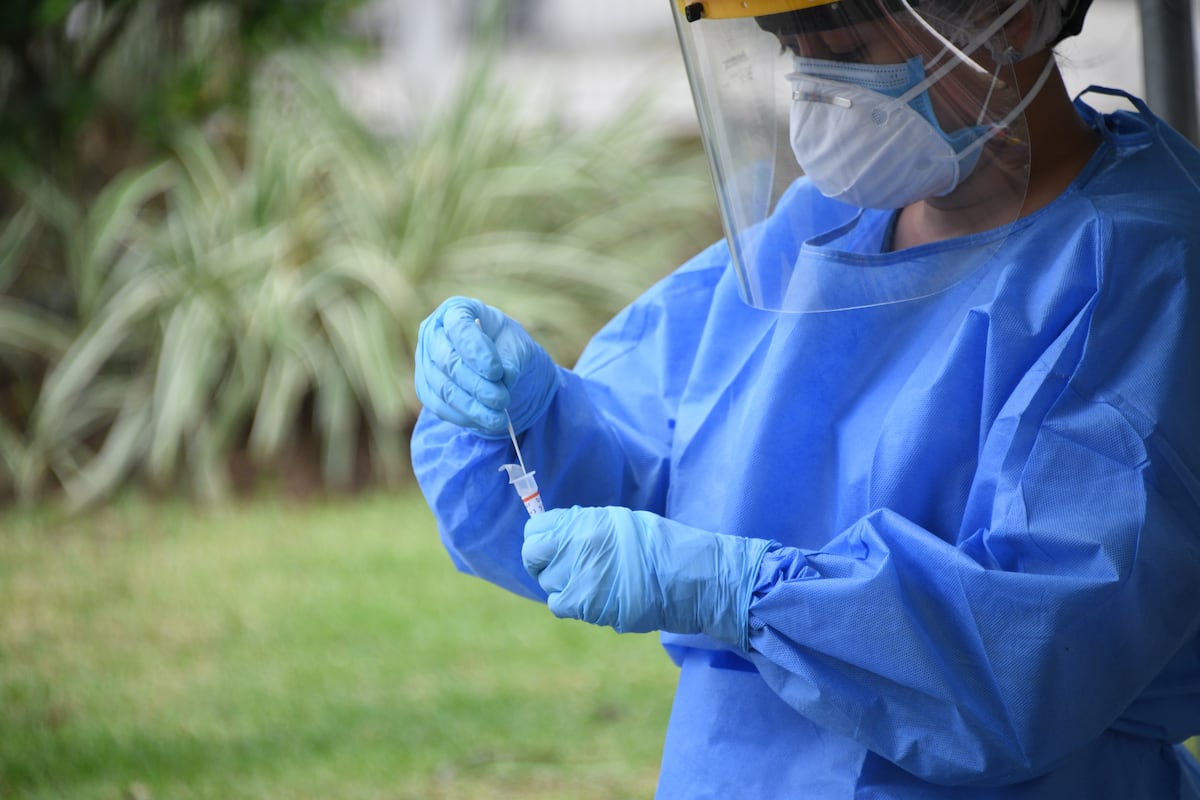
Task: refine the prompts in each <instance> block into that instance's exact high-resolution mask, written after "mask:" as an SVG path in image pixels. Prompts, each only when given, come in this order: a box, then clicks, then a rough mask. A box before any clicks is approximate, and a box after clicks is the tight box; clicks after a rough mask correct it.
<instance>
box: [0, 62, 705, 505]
mask: <svg viewBox="0 0 1200 800" xmlns="http://www.w3.org/2000/svg"><path fill="white" fill-rule="evenodd" d="M492 74H493V70H492V69H491V68H490V64H489V63H488V62H487V61H486V60H481V61H480V62H479V63H477V64H476V65H475V66H474V67H473V68H472V69H471V70H470V71H469V75H468V80H467V81H466V82H465V84H464V87H463V89H462V91H461V93H460V94H459V95H458V96H457V98H456V100H455V102H453V103H450V104H449V105H448V107H447V108H446V110H445V111H444V112H442V113H441V114H440V115H439V116H436V117H434V118H431V119H428V120H425V121H424V123H423V124H421V125H420V126H417V127H416V128H415V129H414V130H412V131H410V132H408V133H407V134H405V135H403V136H399V137H395V138H386V137H381V136H379V135H377V134H375V133H373V132H372V131H371V130H369V129H368V128H367V127H366V126H365V125H364V124H363V123H362V122H360V121H359V120H358V119H357V118H355V117H354V116H353V115H352V114H350V113H349V112H348V111H347V110H346V109H345V108H344V107H343V106H342V104H341V103H340V102H339V101H338V98H337V96H336V94H335V92H334V91H333V89H332V87H331V86H330V85H329V84H328V82H327V80H326V79H325V78H324V77H323V76H322V73H321V67H320V65H319V64H317V63H315V62H314V61H313V60H312V59H311V57H310V58H308V59H304V58H298V57H280V58H277V59H275V60H274V61H272V62H271V64H270V66H269V69H267V71H266V72H265V73H264V74H263V75H262V76H261V80H260V82H259V84H258V86H257V88H256V90H255V94H254V96H253V102H252V105H251V114H250V116H249V118H248V121H247V123H246V125H245V127H244V129H237V130H235V131H233V133H234V135H226V136H214V135H212V134H211V133H207V134H206V133H204V132H202V131H201V129H199V128H191V129H188V130H186V131H184V132H182V133H181V134H180V135H178V136H176V138H175V140H174V141H175V145H174V152H173V155H172V157H171V158H169V159H166V160H164V161H161V162H159V163H157V164H155V165H153V166H150V167H142V168H134V169H130V170H128V171H126V172H124V173H122V174H121V175H119V176H118V177H117V178H116V179H114V180H113V181H111V182H109V183H108V184H107V185H106V186H105V188H104V190H103V191H102V192H101V193H100V194H99V195H98V196H97V197H96V198H95V200H94V201H91V202H82V201H81V200H79V199H77V198H75V197H72V196H71V195H70V194H69V193H68V192H67V191H65V190H63V189H61V188H60V187H59V186H57V185H56V184H54V183H53V182H52V181H50V180H48V179H46V178H45V177H44V176H43V178H42V179H41V180H38V181H24V182H23V183H21V184H20V186H21V190H22V197H23V198H24V205H23V206H22V207H21V209H20V211H19V213H18V214H16V215H15V216H14V217H13V218H12V220H11V221H10V222H9V223H8V226H7V227H6V229H5V230H4V231H3V232H2V233H0V278H2V277H3V275H4V274H5V268H4V265H5V264H6V263H10V262H11V261H12V260H13V259H16V258H18V257H19V256H20V255H21V254H22V253H25V252H28V250H29V248H30V247H32V245H31V244H30V242H31V241H32V242H33V243H34V244H36V243H37V238H38V237H45V236H47V235H52V237H53V239H54V241H56V242H59V243H60V245H59V247H58V248H57V252H60V253H61V257H62V259H63V268H65V270H64V269H63V268H60V269H59V270H58V271H59V272H60V273H61V272H63V271H65V278H66V280H65V285H64V286H63V287H61V289H62V290H63V291H66V292H67V293H69V295H70V296H71V297H72V298H74V303H73V305H74V314H73V315H66V314H55V313H54V312H51V311H47V310H45V309H46V308H47V307H52V304H50V305H49V306H48V305H47V304H41V305H38V304H31V303H19V302H14V303H8V304H6V305H4V306H0V377H2V375H3V371H4V369H5V368H6V367H7V369H8V371H9V372H10V374H14V375H22V376H26V377H27V380H26V383H25V386H26V389H25V392H24V394H25V395H26V396H30V395H32V396H33V398H34V399H33V401H32V402H33V406H32V411H31V412H30V413H28V414H26V415H25V416H24V417H22V415H21V410H20V409H19V408H17V409H15V410H10V412H9V414H8V419H9V421H8V422H5V423H3V427H0V492H3V491H4V490H5V487H6V486H7V489H8V491H10V492H11V493H13V494H15V495H16V496H17V497H19V498H21V499H23V500H26V501H28V500H32V499H34V498H37V497H39V496H41V495H42V494H43V493H44V492H45V491H46V490H47V489H49V488H53V487H56V486H61V487H63V488H64V489H65V491H66V493H67V495H68V497H69V499H70V500H71V501H72V502H73V503H75V504H77V505H87V504H92V503H95V502H98V501H100V500H103V499H105V498H106V497H108V496H110V495H111V493H112V492H113V491H115V490H116V489H117V488H119V487H120V486H121V485H123V484H124V483H125V482H127V481H129V480H131V479H137V480H143V479H144V480H147V481H149V482H150V483H151V484H152V485H155V486H160V487H165V488H171V487H174V486H177V485H179V483H180V481H186V483H187V485H189V486H190V487H191V489H192V490H193V491H194V492H195V493H196V494H197V495H199V496H202V497H206V498H216V497H220V496H223V495H225V494H227V493H228V492H229V491H230V489H231V483H232V479H231V477H230V472H229V465H230V461H231V458H232V457H233V456H234V455H235V454H236V453H239V452H241V451H242V450H246V451H248V453H249V455H250V456H251V457H252V459H253V460H254V461H255V462H256V463H257V464H259V465H260V466H262V467H264V468H267V469H273V468H277V467H279V465H281V464H283V463H284V462H285V461H286V460H287V459H288V458H289V457H291V456H292V454H293V453H294V447H293V445H294V444H295V443H296V441H297V440H298V439H300V438H303V437H304V436H305V432H306V431H309V430H312V431H314V434H313V435H314V436H315V438H316V440H317V441H316V446H317V447H318V448H319V451H320V459H321V465H322V473H323V477H324V480H325V482H326V483H327V484H328V485H330V486H334V487H344V486H348V485H350V484H352V483H354V482H355V481H356V480H361V479H362V478H363V476H364V474H365V475H366V476H368V477H370V478H371V479H374V480H380V481H383V482H385V483H386V484H389V485H396V484H398V483H400V482H401V481H403V480H404V479H405V478H406V477H407V463H408V458H407V431H408V429H409V427H410V426H411V424H412V421H413V419H414V417H415V414H416V412H417V410H418V405H417V401H416V398H415V396H414V394H413V389H412V386H411V380H412V379H411V376H412V371H413V370H412V367H413V365H412V352H413V348H414V344H415V335H416V330H417V326H418V324H419V322H420V320H421V319H423V318H424V316H425V315H426V314H428V313H429V311H430V310H432V308H433V307H434V306H436V304H437V303H438V302H440V301H441V300H442V299H443V298H444V297H446V296H448V295H451V294H460V293H470V294H473V295H476V296H479V297H482V298H483V299H485V300H487V301H489V302H492V303H495V304H497V305H499V306H501V307H503V308H505V309H506V310H507V311H509V312H510V313H512V314H513V315H514V316H516V317H517V318H519V319H521V320H522V322H523V323H525V324H526V325H527V327H528V328H530V329H531V331H532V333H533V334H534V335H535V336H537V337H538V338H539V339H540V340H541V341H543V342H544V343H545V344H546V345H547V346H548V347H549V349H551V351H552V353H553V354H554V355H555V356H556V357H557V358H558V359H559V360H560V362H562V363H568V364H569V363H571V362H572V361H573V359H574V358H575V356H576V355H577V353H578V351H579V349H580V348H581V346H582V344H583V342H584V341H585V340H586V338H587V337H588V336H589V335H590V334H591V333H592V332H593V331H594V330H595V329H596V327H598V326H599V324H600V323H601V322H602V321H603V320H605V319H607V318H608V317H609V316H610V315H611V314H612V313H614V312H615V311H616V310H617V309H618V308H620V307H621V306H622V305H623V304H624V303H626V302H627V301H628V300H629V299H630V298H631V297H632V296H634V295H635V294H636V293H637V292H638V291H639V290H640V289H641V288H643V287H644V286H646V285H647V284H648V283H649V282H651V281H652V280H653V279H654V278H655V277H657V276H658V275H660V274H662V273H663V272H664V271H665V270H666V269H668V268H670V267H672V266H674V265H675V264H676V263H678V261H679V260H680V259H681V258H683V257H685V256H687V255H690V254H691V253H692V252H694V251H695V250H696V249H698V248H699V247H700V246H701V245H702V244H704V243H707V240H708V239H709V238H710V237H711V236H712V231H713V224H712V216H711V214H710V212H709V207H710V205H711V204H710V202H709V198H710V196H711V195H710V192H709V189H708V186H707V177H706V175H705V171H704V168H703V165H702V164H701V163H700V161H699V160H698V159H697V158H696V156H695V155H694V154H693V151H690V150H689V151H687V152H686V153H685V154H684V155H683V156H682V157H680V156H677V155H675V154H673V152H672V145H671V144H670V143H669V142H667V141H666V140H664V139H663V137H662V136H661V135H659V134H658V133H656V132H655V131H654V130H653V128H652V126H650V125H649V124H648V120H649V114H648V108H647V107H645V106H637V105H635V106H634V107H633V108H631V109H630V110H629V113H628V115H627V116H625V117H624V118H621V119H618V120H615V121H614V122H612V123H611V124H610V125H609V126H608V127H605V128H602V129H600V130H595V131H566V130H565V129H564V127H563V126H562V125H561V124H560V123H558V122H557V121H555V120H553V119H540V120H533V121H530V120H528V119H526V117H525V116H524V115H523V114H522V112H520V111H519V110H518V108H519V105H520V104H519V103H518V102H517V98H516V97H515V96H514V95H513V94H512V93H511V92H510V91H506V90H505V89H504V88H503V87H501V86H499V85H498V84H497V83H496V82H495V81H494V80H492V79H491V77H490V76H491V75H492ZM43 252H45V251H44V250H43ZM29 376H32V377H33V378H36V381H33V380H29ZM0 384H2V381H0ZM33 386H36V390H34V389H33V388H32V387H33ZM9 402H10V403H13V402H14V401H13V400H12V399H11V398H10V400H9ZM4 416H5V415H4V414H2V413H0V419H3V418H4Z"/></svg>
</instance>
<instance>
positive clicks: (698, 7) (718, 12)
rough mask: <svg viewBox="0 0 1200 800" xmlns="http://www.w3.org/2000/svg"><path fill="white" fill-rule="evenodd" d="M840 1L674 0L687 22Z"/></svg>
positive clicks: (795, 9)
mask: <svg viewBox="0 0 1200 800" xmlns="http://www.w3.org/2000/svg"><path fill="white" fill-rule="evenodd" d="M840 1H841V0H704V2H693V0H675V5H677V6H678V7H679V11H680V12H681V13H682V14H683V15H684V17H686V18H687V20H688V22H695V21H696V20H698V19H701V18H703V19H735V18H738V17H764V16H767V15H768V14H783V13H785V12H788V11H804V10H805V9H809V8H816V7H817V6H832V5H836V4H837V3H838V2H840Z"/></svg>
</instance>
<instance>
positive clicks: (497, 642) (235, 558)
mask: <svg viewBox="0 0 1200 800" xmlns="http://www.w3.org/2000/svg"><path fill="white" fill-rule="evenodd" d="M674 679H675V670H674V667H673V666H672V665H671V664H670V662H669V661H668V660H667V658H666V657H665V655H663V653H662V651H661V649H660V648H659V646H658V642H657V638H656V637H655V636H624V637H620V636H617V635H616V634H613V633H611V632H609V631H607V630H604V629H599V628H593V627H590V626H587V625H583V624H580V623H575V622H567V621H560V620H556V619H554V618H553V617H552V616H551V615H550V614H549V612H547V611H546V609H545V608H544V607H542V606H540V605H538V604H535V603H531V602H529V601H526V600H522V599H519V598H517V597H514V596H512V595H509V594H507V593H506V592H503V591H501V590H499V589H496V588H495V587H492V586H490V585H488V584H485V583H483V582H482V581H479V580H477V579H473V578H468V577H466V576H463V575H460V574H458V573H457V572H455V571H454V569H453V568H452V567H451V565H450V562H449V559H448V558H447V557H446V555H445V553H444V552H443V551H442V549H441V546H440V544H439V543H438V541H437V535H436V533H435V531H434V528H433V524H432V519H431V517H430V516H429V513H428V511H427V510H426V509H425V507H424V505H423V504H422V503H421V501H420V498H419V497H417V496H416V495H415V494H412V493H404V494H401V495H398V496H383V495H373V496H368V497H364V498H357V499H352V500H342V501H337V502H321V503H307V504H287V503H283V502H277V501H273V500H263V501H255V502H253V503H249V504H242V505H238V506H230V507H226V508H222V509H219V510H216V511H200V510H197V509H195V508H193V507H191V506H189V505H187V504H184V503H177V502H169V503H162V502H157V503H153V502H145V501H140V500H137V501H124V502H121V503H119V504H116V505H114V506H111V507H108V508H105V509H103V510H101V511H98V512H95V513H91V514H89V515H87V516H85V517H82V518H73V519H72V518H65V517H62V516H59V515H56V514H54V513H52V512H48V511H38V512H32V513H29V512H22V513H16V512H9V513H7V514H2V515H0V797H3V798H9V797H12V798H70V799H71V800H87V798H106V799H108V800H121V799H122V798H129V800H145V799H147V798H156V799H157V798H221V799H222V800H229V799H231V798H322V799H326V798H333V799H336V798H389V799H391V798H422V800H425V799H426V798H510V797H511V798H543V797H544V798H550V797H553V798H561V797H571V798H622V797H629V798H632V797H641V798H645V797H649V796H651V795H652V794H653V788H654V783H655V778H656V774H657V762H658V754H659V749H660V746H661V742H662V736H663V732H664V730H665V725H666V717H667V713H668V710H669V704H670V696H671V693H672V689H673V685H674Z"/></svg>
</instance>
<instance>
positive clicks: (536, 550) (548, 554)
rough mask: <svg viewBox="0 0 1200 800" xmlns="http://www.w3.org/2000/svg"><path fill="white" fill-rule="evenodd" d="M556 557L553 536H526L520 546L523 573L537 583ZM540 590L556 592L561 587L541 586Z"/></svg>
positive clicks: (542, 534) (556, 552)
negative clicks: (526, 573) (527, 574)
mask: <svg viewBox="0 0 1200 800" xmlns="http://www.w3.org/2000/svg"><path fill="white" fill-rule="evenodd" d="M539 516H540V515H539ZM556 555H558V540H557V538H556V537H555V536H554V535H553V534H549V533H538V534H534V535H533V536H528V535H527V536H526V537H525V541H524V543H523V544H522V545H521V560H522V561H523V562H524V563H525V571H526V572H528V573H529V574H530V575H531V576H533V577H534V578H536V579H538V583H541V576H542V574H543V572H544V571H545V569H546V567H548V566H550V564H551V563H552V562H553V561H554V557H555V556H556ZM542 588H543V589H545V590H546V591H558V590H559V589H561V588H562V587H561V586H557V585H553V586H550V587H547V586H546V585H545V584H542Z"/></svg>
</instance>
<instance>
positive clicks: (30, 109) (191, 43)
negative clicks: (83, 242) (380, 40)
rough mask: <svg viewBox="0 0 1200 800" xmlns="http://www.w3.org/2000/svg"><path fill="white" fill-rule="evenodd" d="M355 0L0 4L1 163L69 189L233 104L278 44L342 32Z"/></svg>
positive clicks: (0, 167) (5, 169)
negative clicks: (31, 167) (31, 168)
mask: <svg viewBox="0 0 1200 800" xmlns="http://www.w3.org/2000/svg"><path fill="white" fill-rule="evenodd" d="M360 2H361V0H250V1H249V2H246V0H21V1H20V2H9V3H4V4H3V8H2V10H0V99H2V104H3V107H4V112H5V113H4V114H3V115H0V143H2V144H0V174H5V175H7V174H9V173H11V172H13V171H16V170H18V169H20V168H21V165H25V164H29V163H33V164H37V165H40V167H41V168H42V169H44V170H48V171H50V172H52V173H53V175H54V176H55V178H56V180H58V181H60V182H68V183H70V184H71V187H72V190H73V191H78V190H84V189H86V188H89V187H92V186H95V185H97V183H98V182H103V181H105V180H107V179H108V178H109V177H111V175H112V174H113V170H114V167H115V168H116V169H120V168H121V167H122V166H124V165H128V164H130V163H136V162H137V161H139V160H141V159H143V158H145V157H148V156H149V157H154V156H156V155H158V154H159V153H160V152H161V150H162V149H163V147H164V146H166V145H167V144H168V143H169V141H170V138H171V136H172V135H173V132H174V131H175V130H178V129H179V128H180V127H183V126H186V125H188V124H192V123H195V122H198V121H202V120H204V119H206V118H207V117H208V116H209V115H211V114H212V113H214V112H215V111H218V110H221V109H223V108H228V107H230V106H235V107H236V106H238V105H240V104H241V103H242V102H243V101H244V100H245V97H246V89H247V87H248V85H249V84H248V81H249V80H250V77H251V76H252V75H253V73H254V66H255V64H256V63H257V62H258V60H259V59H261V58H262V57H263V56H264V55H266V54H269V53H271V52H274V51H275V50H277V49H278V48H280V47H283V46H289V45H293V44H296V43H301V42H306V43H315V42H320V43H322V44H328V43H332V42H334V41H349V40H348V39H347V38H345V37H341V36H340V33H339V32H340V30H341V27H342V26H341V21H342V20H343V19H344V18H345V17H346V16H347V14H348V13H349V11H350V10H351V9H353V8H354V7H356V6H357V5H359V4H360Z"/></svg>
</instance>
